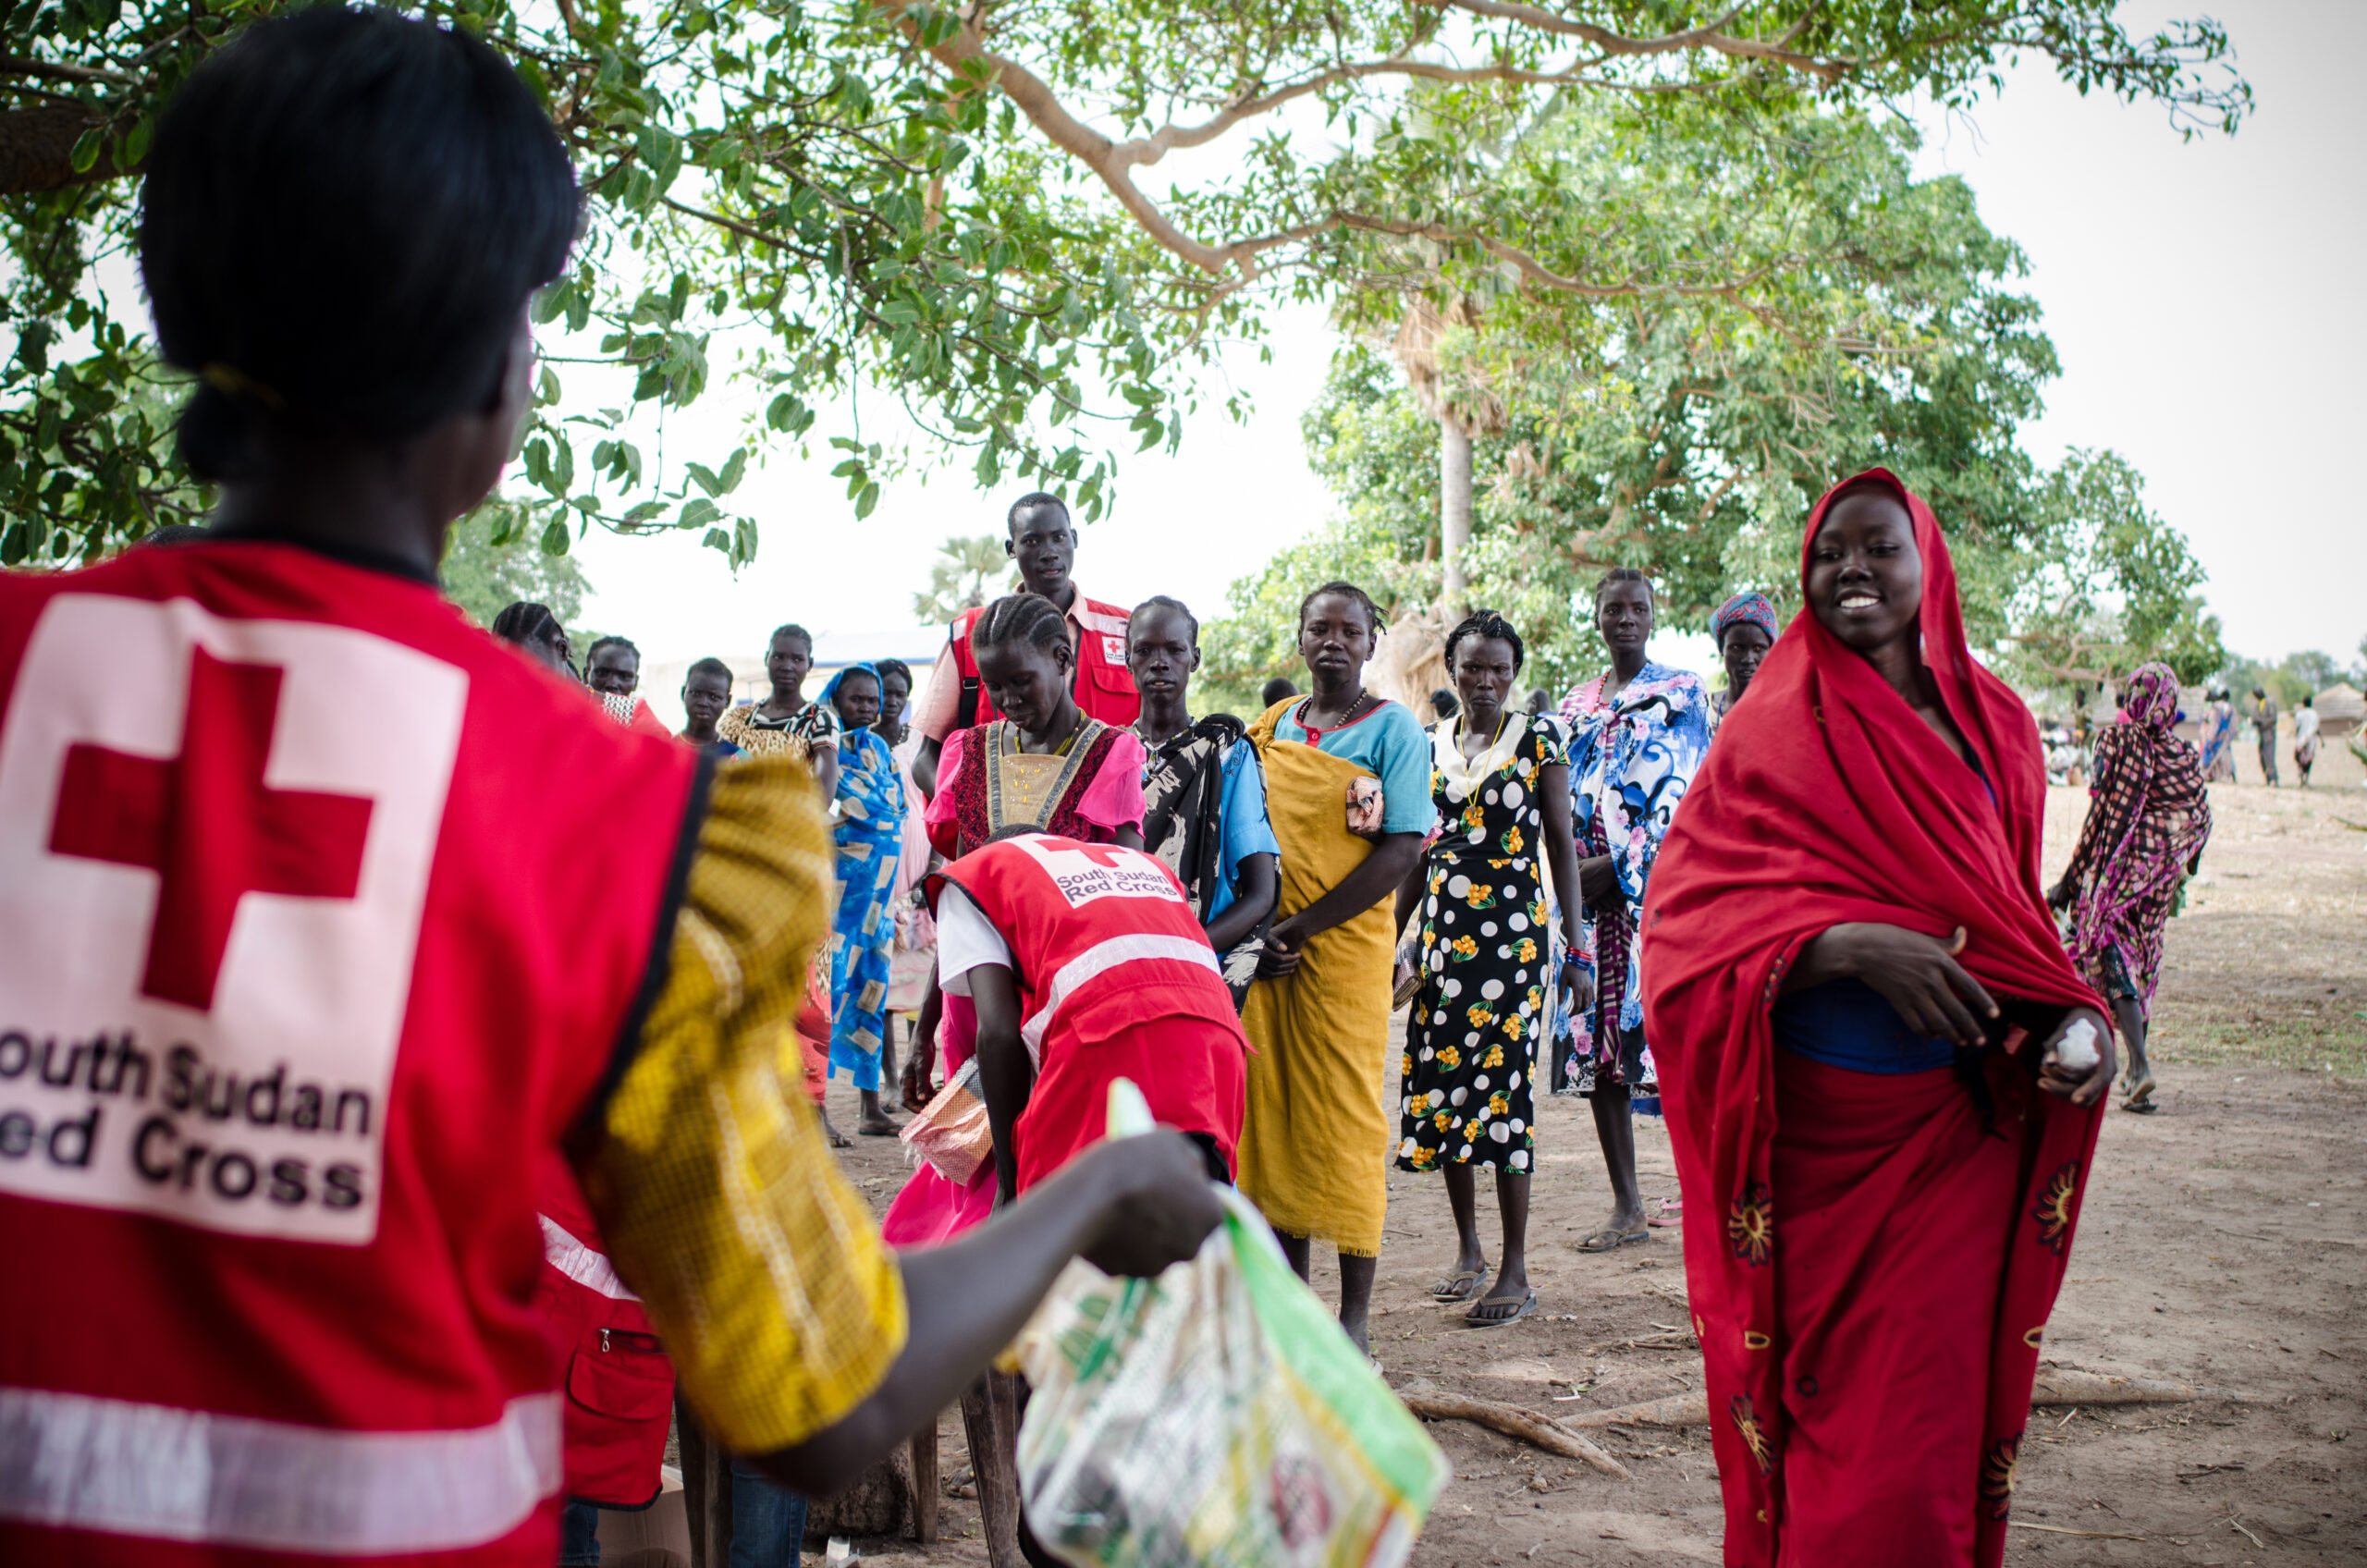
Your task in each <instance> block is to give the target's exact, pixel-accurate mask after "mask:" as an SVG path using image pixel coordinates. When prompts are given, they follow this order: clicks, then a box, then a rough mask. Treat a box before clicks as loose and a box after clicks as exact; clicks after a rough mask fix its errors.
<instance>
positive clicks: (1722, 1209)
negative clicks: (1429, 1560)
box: [1641, 469, 2102, 1561]
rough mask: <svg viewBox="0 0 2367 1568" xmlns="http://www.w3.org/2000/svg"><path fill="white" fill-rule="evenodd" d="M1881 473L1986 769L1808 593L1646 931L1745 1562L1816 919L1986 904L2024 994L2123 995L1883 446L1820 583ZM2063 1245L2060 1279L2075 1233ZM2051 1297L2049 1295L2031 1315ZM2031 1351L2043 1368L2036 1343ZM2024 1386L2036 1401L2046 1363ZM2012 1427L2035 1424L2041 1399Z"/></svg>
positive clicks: (1936, 654) (1657, 1027)
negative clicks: (1787, 1020) (2086, 976)
mask: <svg viewBox="0 0 2367 1568" xmlns="http://www.w3.org/2000/svg"><path fill="white" fill-rule="evenodd" d="M1862 482H1871V483H1876V484H1882V485H1884V486H1886V487H1888V488H1889V489H1891V490H1892V491H1893V492H1894V493H1895V495H1896V496H1898V497H1899V499H1900V500H1901V501H1902V502H1903V503H1904V504H1905V505H1906V507H1907V512H1908V514H1909V515H1910V516H1911V517H1912V518H1913V520H1914V524H1915V543H1916V546H1917V548H1918V550H1919V552H1920V554H1921V556H1922V561H1923V599H1922V606H1921V610H1920V625H1921V631H1922V642H1923V661H1924V663H1925V665H1926V666H1927V667H1929V668H1930V669H1931V672H1932V679H1933V680H1934V681H1935V682H1936V683H1937V685H1938V687H1939V692H1940V697H1941V701H1942V702H1943V704H1944V705H1945V707H1946V709H1947V712H1948V715H1949V717H1951V718H1952V719H1954V720H1955V722H1956V729H1958V731H1959V732H1961V733H1962V734H1963V736H1964V738H1965V741H1966V742H1967V743H1968V745H1969V746H1970V748H1971V750H1972V753H1973V755H1974V756H1975V757H1976V758H1977V759H1978V761H1979V771H1978V772H1975V771H1974V769H1973V768H1972V767H1970V766H1967V765H1966V762H1965V759H1964V757H1963V756H1962V755H1960V754H1959V753H1957V752H1956V750H1955V748H1954V747H1952V746H1950V745H1949V743H1948V742H1947V741H1944V740H1943V739H1942V738H1941V737H1940V736H1939V735H1938V734H1936V733H1934V732H1933V730H1932V728H1931V727H1930V726H1929V725H1927V724H1926V723H1924V722H1923V720H1922V719H1921V718H1919V717H1917V716H1916V714H1915V712H1914V710H1913V709H1912V708H1910V707H1909V706H1908V705H1907V702H1906V700H1905V699H1904V698H1902V697H1901V696H1900V695H1899V694H1898V693H1897V692H1895V691H1893V690H1892V689H1891V686H1890V684H1889V683H1888V682H1887V681H1885V680H1883V677H1882V676H1881V674H1880V673H1878V672H1877V671H1876V670H1875V668H1874V667H1873V666H1872V665H1871V664H1870V663H1869V662H1868V661H1867V660H1866V659H1865V658H1864V657H1863V656H1862V655H1858V653H1856V652H1855V651H1853V650H1852V649H1851V648H1850V647H1849V646H1848V645H1847V644H1846V643H1843V642H1842V641H1841V640H1840V639H1839V638H1837V637H1835V636H1834V634H1833V633H1832V632H1831V631H1827V630H1826V629H1825V627H1824V625H1823V623H1822V622H1821V621H1820V620H1818V619H1817V618H1816V615H1815V612H1814V611H1813V609H1803V610H1802V611H1801V612H1800V613H1799V614H1798V615H1796V616H1795V617H1793V619H1792V622H1791V624H1790V625H1789V626H1788V627H1786V628H1785V629H1784V634H1783V636H1782V637H1780V638H1779V639H1777V641H1776V643H1775V646H1774V647H1773V648H1772V649H1771V650H1770V651H1769V653H1768V655H1767V660H1766V662H1765V663H1764V664H1763V665H1761V666H1760V670H1759V674H1758V677H1757V679H1755V680H1753V681H1752V682H1751V686H1750V693H1749V695H1748V697H1746V698H1745V699H1744V700H1743V701H1742V702H1740V703H1738V704H1735V707H1734V709H1733V710H1732V711H1731V712H1729V713H1728V714H1727V716H1726V717H1725V720H1724V724H1723V728H1722V729H1721V730H1720V732H1719V735H1718V739H1717V742H1716V744H1714V745H1713V746H1711V748H1710V754H1709V757H1708V760H1707V761H1706V762H1705V763H1704V764H1703V766H1702V768H1701V771H1700V773H1699V776H1698V777H1697V778H1695V781H1694V784H1693V788H1692V790H1691V791H1690V792H1689V793H1688V794H1687V795H1686V800H1685V804H1684V805H1683V806H1682V807H1681V808H1680V809H1679V810H1678V812H1677V814H1676V820H1675V822H1674V825H1672V826H1671V827H1670V828H1669V831H1668V835H1667V838H1666V839H1665V840H1664V841H1663V842H1662V846H1661V853H1660V860H1659V862H1658V864H1656V865H1655V866H1654V867H1653V871H1652V881H1651V888H1650V895H1649V897H1648V898H1647V900H1646V903H1645V912H1644V918H1643V923H1642V930H1641V939H1642V942H1643V951H1642V969H1643V977H1644V993H1645V994H1644V1003H1645V1033H1646V1035H1647V1037H1648V1038H1650V1041H1651V1044H1652V1050H1653V1053H1654V1055H1655V1057H1656V1058H1657V1060H1658V1061H1659V1066H1660V1082H1661V1092H1662V1096H1663V1098H1664V1101H1665V1104H1666V1107H1667V1111H1668V1121H1669V1132H1670V1134H1671V1136H1672V1138H1673V1140H1674V1145H1675V1153H1676V1158H1677V1165H1678V1171H1679V1174H1680V1175H1681V1176H1682V1178H1683V1180H1684V1184H1685V1189H1686V1218H1687V1220H1688V1223H1687V1224H1686V1237H1685V1239H1686V1275H1687V1282H1688V1285H1689V1287H1690V1291H1691V1295H1692V1300H1693V1304H1694V1308H1695V1313H1696V1326H1697V1329H1699V1333H1700V1338H1701V1345H1702V1352H1703V1355H1704V1357H1705V1359H1706V1361H1707V1363H1708V1366H1709V1371H1710V1374H1711V1389H1712V1392H1713V1394H1720V1395H1721V1397H1723V1399H1725V1400H1727V1401H1729V1402H1732V1403H1736V1404H1737V1405H1738V1407H1739V1408H1740V1409H1741V1410H1743V1411H1744V1412H1746V1413H1750V1414H1754V1415H1755V1417H1756V1419H1757V1421H1758V1422H1759V1423H1760V1427H1758V1428H1755V1429H1754V1430H1753V1432H1752V1434H1751V1435H1750V1436H1749V1437H1748V1439H1741V1440H1748V1442H1749V1444H1750V1446H1749V1448H1748V1450H1746V1449H1740V1448H1735V1446H1734V1444H1735V1441H1736V1440H1738V1439H1735V1436H1734V1434H1733V1433H1732V1432H1730V1431H1729V1429H1728V1427H1729V1423H1728V1422H1726V1420H1725V1419H1724V1407H1723V1404H1721V1403H1718V1401H1717V1400H1714V1399H1713V1402H1712V1415H1713V1417H1714V1418H1716V1419H1717V1421H1718V1428H1719V1431H1718V1438H1719V1443H1720V1469H1721V1471H1722V1473H1723V1474H1724V1476H1726V1491H1727V1505H1728V1507H1727V1526H1728V1531H1729V1542H1730V1550H1729V1561H1741V1560H1744V1559H1738V1558H1736V1557H1735V1555H1734V1550H1733V1548H1734V1547H1735V1546H1737V1545H1739V1543H1740V1537H1747V1536H1749V1535H1752V1534H1754V1533H1761V1534H1763V1533H1764V1532H1766V1531H1767V1530H1769V1529H1770V1528H1771V1526H1770V1525H1767V1524H1766V1523H1765V1521H1766V1520H1767V1519H1768V1517H1769V1513H1768V1512H1766V1511H1767V1510H1773V1511H1775V1512H1777V1513H1778V1514H1779V1515H1780V1509H1777V1508H1776V1505H1775V1504H1774V1503H1773V1502H1772V1501H1771V1499H1770V1497H1769V1495H1768V1491H1769V1488H1770V1487H1771V1485H1772V1484H1773V1483H1772V1482H1771V1481H1770V1478H1769V1472H1768V1470H1767V1469H1766V1467H1765V1462H1764V1461H1762V1462H1761V1463H1760V1464H1758V1465H1754V1464H1753V1463H1752V1458H1753V1456H1754V1455H1756V1454H1757V1453H1758V1452H1759V1443H1760V1441H1766V1442H1768V1443H1770V1444H1771V1445H1772V1446H1773V1447H1774V1448H1775V1449H1777V1450H1778V1451H1780V1444H1781V1432H1780V1430H1770V1429H1769V1428H1770V1427H1780V1420H1781V1417H1780V1407H1781V1393H1780V1388H1779V1380H1780V1377H1781V1366H1782V1357H1783V1354H1784V1346H1783V1345H1782V1344H1781V1343H1780V1342H1775V1341H1774V1336H1776V1334H1777V1332H1778V1330H1777V1328H1776V1314H1775V1311H1774V1306H1773V1291H1774V1282H1773V1275H1774V1272H1775V1270H1774V1268H1773V1267H1771V1265H1772V1264H1774V1263H1776V1262H1778V1261H1779V1260H1780V1259H1781V1257H1782V1256H1783V1252H1782V1234H1783V1231H1782V1225H1781V1216H1782V1214H1783V1206H1784V1196H1783V1194H1781V1193H1773V1194H1771V1193H1770V1191H1769V1186H1768V1179H1769V1168H1770V1148H1771V1145H1772V1139H1773V1136H1774V1132H1775V1105H1776V1096H1775V1063H1774V1060H1773V1031H1772V1023H1771V1016H1770V1015H1771V1010H1772V1007H1773V1004H1774V1001H1775V998H1776V994H1777V991H1778V989H1779V987H1780V986H1781V985H1782V982H1783V977H1784V972H1785V970H1786V969H1787V968H1788V967H1789V966H1790V964H1791V962H1792V961H1793V960H1794V959H1795V958H1796V957H1797V955H1798V953H1799V950H1800V949H1801V948H1802V947H1803V946H1805V945H1806V944H1807V943H1808V942H1809V939H1810V938H1812V937H1816V936H1818V935H1819V934H1820V933H1821V932H1823V931H1825V930H1826V929H1828V928H1830V927H1831V926H1834V925H1839V924H1842V923H1844V922H1848V921H1875V922H1881V923H1883V924H1887V925H1901V926H1906V927H1907V928H1909V929H1911V930H1916V931H1920V932H1924V933H1926V934H1928V935H1931V936H1934V937H1942V938H1945V937H1947V936H1948V935H1949V934H1950V933H1951V932H1953V931H1955V930H1956V928H1957V927H1958V926H1962V927H1963V928H1964V930H1965V933H1966V936H1967V942H1966V946H1965V949H1964V951H1963V953H1962V954H1961V955H1960V957H1959V961H1958V962H1961V963H1962V964H1963V965H1964V966H1965V968H1967V969H1968V970H1969V971H1971V973H1972V974H1974V975H1975V976H1977V977H1978V978H1979V979H1980V981H1981V984H1982V985H1983V986H1986V987H1987V988H1988V989H1989V991H1990V992H1991V994H1992V995H1993V996H1995V997H1997V998H1998V999H1999V1000H2000V1002H2001V1003H2002V1002H2003V1001H2005V998H2009V997H2010V998H2021V999H2023V1000H2026V1001H2030V1002H2037V1003H2044V1004H2051V1005H2054V1006H2060V1007H2071V1006H2082V1007H2093V1008H2099V1009H2101V1005H2102V1004H2101V1003H2100V1002H2099V1001H2098V999H2097V998H2096V997H2095V995H2094V993H2093V992H2091V990H2090V989H2089V988H2088V986H2087V985H2086V984H2085V983H2084V982H2082V980H2081V979H2080V977H2079V974H2078V972H2077V971H2076V970H2075V969H2074V968H2073V967H2072V964H2071V961H2070V959H2069V957H2068V956H2067V954H2066V953H2065V952H2064V950H2063V944H2062V942H2061V940H2060V939H2059V937H2057V935H2056V932H2055V927H2054V920H2053V918H2052V917H2051V916H2050V915H2049V913H2048V912H2047V909H2046V905H2045V901H2044V899H2043V897H2042V894H2041V892H2040V888H2039V841H2040V832H2041V828H2042V821H2043V817H2044V808H2045V788H2046V774H2045V764H2044V758H2043V753H2042V751H2041V750H2040V746H2039V740H2038V730H2037V726H2036V725H2035V723H2034V722H2033V721H2032V719H2031V717H2030V712H2029V710H2028V709H2027V708H2026V707H2024V705H2023V704H2022V702H2021V700H2020V699H2019V698H2018V697H2017V696H2016V695H2015V694H2014V692H2013V691H2012V689H2011V688H2009V687H2007V686H2006V684H2005V682H2004V681H2002V680H1999V679H1997V677H1995V676H1994V675H1992V674H1990V673H1989V672H1988V671H1987V670H1985V669H1983V668H1981V666H1980V665H1978V664H1977V663H1975V662H1974V660H1973V657H1972V653H1971V650H1970V648H1969V647H1968V645H1967V644H1966V642H1965V634H1964V616H1963V612H1962V610H1961V608H1960V607H1959V606H1958V605H1957V603H1956V568H1955V565H1954V563H1953V562H1952V561H1951V560H1950V558H1949V556H1948V546H1947V541H1946V540H1945V539H1944V538H1943V537H1942V536H1941V533H1940V525H1939V521H1938V520H1937V519H1936V518H1934V517H1933V516H1932V509H1931V508H1929V507H1928V506H1926V505H1924V503H1923V502H1922V500H1921V499H1920V498H1919V497H1917V496H1914V495H1912V494H1910V493H1908V491H1907V488H1906V486H1905V485H1903V484H1900V483H1899V482H1898V480H1897V479H1896V478H1895V476H1894V475H1892V474H1891V473H1889V472H1887V471H1885V470H1882V469H1873V470H1870V471H1869V472H1866V473H1864V474H1860V475H1858V478H1856V479H1853V480H1850V481H1848V482H1847V483H1846V484H1843V485H1839V486H1836V487H1835V488H1834V490H1833V491H1830V492H1828V493H1827V494H1826V495H1825V496H1824V498H1823V499H1822V500H1821V501H1820V502H1818V503H1817V507H1816V509H1815V510H1814V511H1813V512H1812V513H1810V514H1809V525H1808V534H1807V538H1806V539H1805V540H1804V541H1803V542H1802V545H1801V579H1802V584H1803V587H1804V588H1805V585H1806V580H1807V576H1808V560H1809V546H1810V545H1813V543H1814V541H1815V539H1816V535H1817V532H1818V530H1819V529H1820V528H1821V527H1822V526H1823V522H1824V519H1825V514H1826V513H1827V512H1828V511H1829V510H1830V509H1831V508H1832V506H1833V502H1834V496H1837V495H1838V494H1840V492H1841V491H1842V490H1845V489H1847V488H1848V487H1849V486H1850V485H1854V484H1859V483H1862ZM2034 1101H2035V1103H2036V1107H2037V1109H2036V1112H2035V1116H2036V1118H2037V1119H2038V1120H2040V1121H2054V1122H2056V1123H2059V1124H2061V1125H2060V1126H2059V1127H2058V1128H2057V1129H2055V1131H2057V1132H2060V1133H2064V1134H2065V1135H2067V1137H2068V1138H2069V1140H2070V1142H2069V1144H2068V1145H2067V1152H2063V1153H2062V1154H2061V1159H2060V1160H2058V1161H2057V1168H2059V1165H2060V1163H2061V1160H2069V1159H2074V1158H2076V1159H2078V1160H2079V1161H2080V1162H2081V1168H2082V1169H2084V1160H2085V1150H2087V1149H2090V1148H2092V1146H2093V1141H2094V1126H2095V1121H2096V1116H2095V1114H2094V1112H2093V1111H2084V1112H2082V1111H2071V1110H2070V1109H2069V1108H2068V1107H2067V1104H2066V1103H2065V1102H2063V1101H2061V1100H2057V1099H2054V1098H2053V1097H2052V1096H2034ZM2074 1124H2076V1125H2074ZM2049 1141H2050V1142H2054V1141H2058V1140H2055V1139H2052V1138H2051V1139H2050V1140H2049ZM1730 1222H1731V1223H1730ZM2049 1256H2051V1257H2052V1261H2053V1262H2054V1276H2055V1278H2059V1276H2060V1267H2061V1260H2060V1256H2059V1255H2049ZM2014 1288H2015V1287H2010V1286H2009V1290H2011V1289H2014ZM2020 1288H2021V1289H2022V1290H2023V1292H2024V1300H2023V1301H2022V1302H2021V1303H2020V1304H2019V1305H2020V1306H2022V1307H2025V1308H2026V1307H2027V1306H2028V1305H2030V1301H2029V1296H2028V1292H2030V1291H2031V1290H2040V1291H2042V1294H2043V1296H2044V1298H2045V1300H2046V1301H2048V1302H2051V1301H2052V1299H2053V1293H2054V1279H2039V1278H2037V1277H2032V1278H2031V1279H2030V1280H2028V1281H2027V1282H2026V1283H2025V1284H2024V1285H2023V1286H2022V1287H2020ZM2043 1317H2044V1310H2043V1307H2042V1306H2041V1307H2040V1309H2039V1310H2038V1316H2037V1317H2036V1318H2033V1319H2031V1320H2032V1321H2038V1320H2042V1318H2043ZM2020 1354H2027V1357H2028V1361H2027V1363H2025V1365H2027V1366H2033V1367H2034V1366H2035V1361H2036V1354H2037V1353H2036V1350H2035V1348H2034V1347H2029V1348H2027V1350H2026V1351H2025V1352H2023V1353H2020ZM2005 1381H2006V1382H2007V1383H2011V1382H2012V1381H2013V1378H2011V1377H2010V1376H2009V1377H2007V1378H2005ZM2020 1389H2021V1392H2020V1394H2019V1396H2018V1397H2019V1398H2020V1399H2021V1400H2022V1401H2023V1402H2024V1406H2025V1410H2026V1408H2027V1402H2028V1399H2029V1389H2030V1383H2029V1378H2028V1376H2027V1374H2025V1375H2023V1376H2022V1378H2021V1380H2020ZM1735 1390H1740V1392H1739V1393H1736V1392H1735ZM1745 1400H1748V1403H1741V1402H1742V1401H1745ZM2006 1429H2007V1430H2018V1429H2019V1421H2018V1419H2017V1420H2016V1422H2015V1423H2014V1425H2013V1426H2012V1427H2008V1428H2006ZM1759 1432H1764V1433H1765V1437H1764V1438H1760V1437H1759V1436H1758V1435H1757V1434H1758V1433H1759ZM1730 1451H1731V1452H1730ZM1754 1514H1756V1520H1754V1518H1753V1515H1754ZM1736 1532H1739V1533H1740V1535H1739V1536H1738V1535H1737V1534H1736ZM1999 1534H2000V1535H2001V1536H2002V1526H2001V1527H2000V1529H1999ZM1748 1560H1749V1561H1759V1560H1760V1559H1759V1558H1757V1557H1755V1556H1752V1557H1748Z"/></svg>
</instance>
